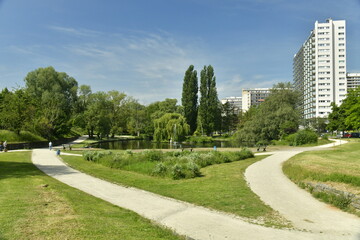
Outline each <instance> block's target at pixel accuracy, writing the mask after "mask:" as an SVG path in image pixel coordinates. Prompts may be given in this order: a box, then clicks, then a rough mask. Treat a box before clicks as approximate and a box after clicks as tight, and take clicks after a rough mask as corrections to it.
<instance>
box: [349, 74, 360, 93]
mask: <svg viewBox="0 0 360 240" xmlns="http://www.w3.org/2000/svg"><path fill="white" fill-rule="evenodd" d="M346 78H347V88H348V90H349V89H355V88H357V87H360V73H347V75H346Z"/></svg>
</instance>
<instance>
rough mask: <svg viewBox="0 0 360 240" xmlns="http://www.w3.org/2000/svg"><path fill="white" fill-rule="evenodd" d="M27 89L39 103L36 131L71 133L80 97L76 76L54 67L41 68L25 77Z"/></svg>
mask: <svg viewBox="0 0 360 240" xmlns="http://www.w3.org/2000/svg"><path fill="white" fill-rule="evenodd" d="M25 84H26V88H25V91H26V93H27V94H28V95H29V96H30V97H31V98H32V99H33V100H34V102H35V104H36V110H37V111H36V115H35V116H34V122H33V123H34V125H35V129H36V131H37V132H38V133H39V134H40V135H42V136H44V137H46V138H48V139H51V138H53V137H58V136H61V135H64V134H67V133H68V132H69V131H70V128H71V122H70V121H69V120H70V118H71V116H72V114H73V112H74V109H75V105H76V101H77V88H78V84H77V82H76V80H75V79H74V78H72V77H70V76H68V75H67V74H66V73H62V72H56V71H55V69H54V68H53V67H47V68H38V69H36V70H34V71H32V72H30V73H28V74H27V76H26V77H25Z"/></svg>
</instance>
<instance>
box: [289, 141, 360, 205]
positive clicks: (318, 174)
mask: <svg viewBox="0 0 360 240" xmlns="http://www.w3.org/2000/svg"><path fill="white" fill-rule="evenodd" d="M359 156H360V141H359V140H351V141H350V142H349V143H347V144H343V145H341V146H338V147H335V148H333V149H329V150H322V151H312V152H303V153H301V154H298V155H296V156H294V157H292V158H291V159H290V160H288V161H287V162H285V163H284V165H283V171H284V173H285V174H286V175H287V176H288V177H289V178H290V179H291V180H292V181H294V182H295V183H297V184H299V185H300V186H304V185H305V184H304V183H306V182H315V183H317V182H319V183H325V184H329V185H331V186H332V187H334V188H337V189H339V190H344V189H346V190H347V191H352V192H353V193H358V192H359V191H360V157H359ZM311 190H312V189H310V191H311ZM314 195H315V196H316V197H319V198H320V199H322V200H324V201H326V202H329V203H332V204H334V205H336V206H338V207H340V208H342V209H345V207H344V201H345V200H346V199H345V200H344V199H342V196H340V197H339V198H337V197H336V196H330V195H329V194H325V193H314Z"/></svg>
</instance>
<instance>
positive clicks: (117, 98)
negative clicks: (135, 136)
mask: <svg viewBox="0 0 360 240" xmlns="http://www.w3.org/2000/svg"><path fill="white" fill-rule="evenodd" d="M107 95H108V98H109V99H108V100H109V105H110V113H109V121H110V133H111V137H114V136H115V134H121V133H122V132H123V131H124V130H125V129H126V122H125V121H124V120H125V119H126V115H125V114H126V111H125V109H124V105H125V104H126V102H127V96H126V94H125V93H120V92H119V91H116V90H112V91H109V92H108V93H107Z"/></svg>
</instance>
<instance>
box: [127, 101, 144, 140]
mask: <svg viewBox="0 0 360 240" xmlns="http://www.w3.org/2000/svg"><path fill="white" fill-rule="evenodd" d="M128 109H129V118H128V122H127V130H128V132H129V133H131V134H133V135H136V136H140V133H141V132H145V127H146V126H147V123H148V121H147V120H148V119H147V117H146V107H145V106H143V105H141V104H140V103H138V101H136V100H134V99H132V100H131V101H129V102H128Z"/></svg>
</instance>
